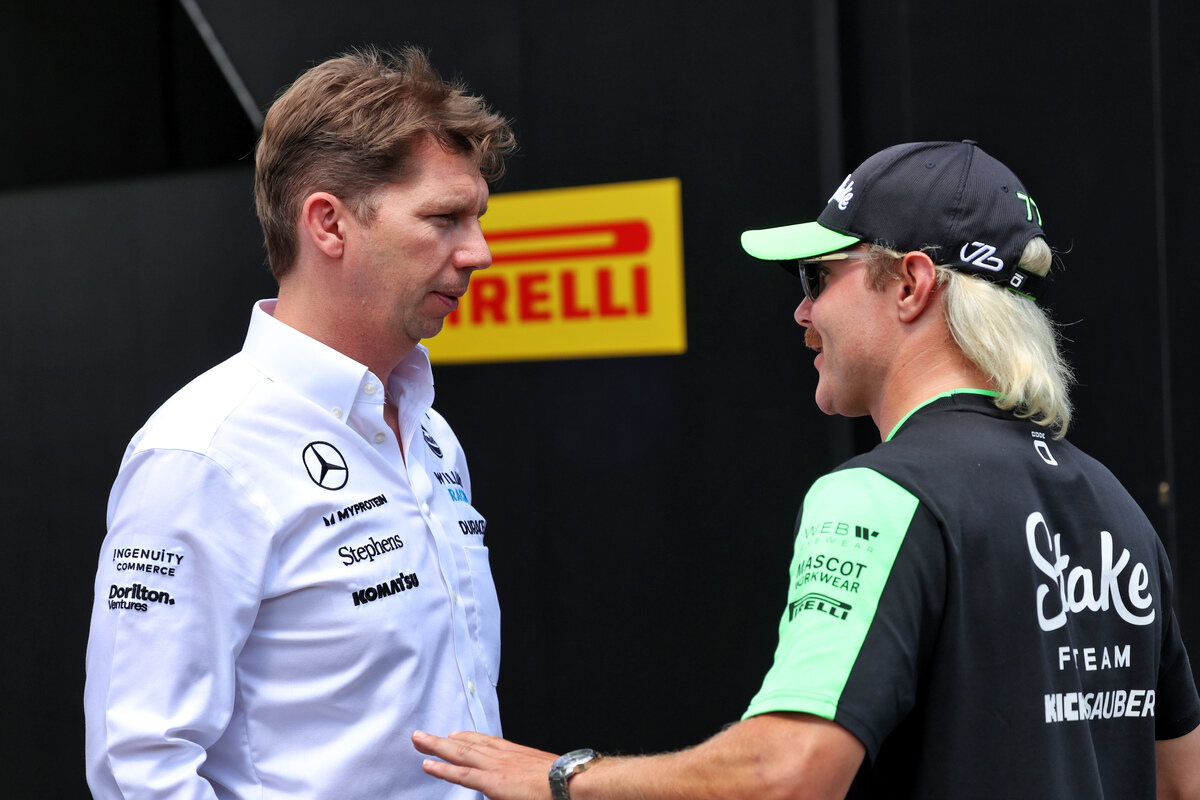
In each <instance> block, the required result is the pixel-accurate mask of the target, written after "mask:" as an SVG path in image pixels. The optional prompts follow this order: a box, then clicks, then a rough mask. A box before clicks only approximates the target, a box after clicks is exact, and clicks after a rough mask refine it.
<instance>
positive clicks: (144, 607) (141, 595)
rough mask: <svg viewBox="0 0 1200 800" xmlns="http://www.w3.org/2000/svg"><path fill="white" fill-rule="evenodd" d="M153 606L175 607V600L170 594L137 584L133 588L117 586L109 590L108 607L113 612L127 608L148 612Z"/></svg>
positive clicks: (114, 585)
mask: <svg viewBox="0 0 1200 800" xmlns="http://www.w3.org/2000/svg"><path fill="white" fill-rule="evenodd" d="M151 605H162V606H173V605H175V599H174V598H173V597H171V595H170V593H169V592H160V591H159V590H157V589H150V588H148V587H146V586H142V584H140V583H135V584H133V585H132V586H117V585H116V584H115V583H114V584H113V585H112V586H111V587H109V590H108V607H109V608H110V609H112V610H113V611H117V610H119V609H123V608H127V609H129V610H131V611H148V610H150V606H151Z"/></svg>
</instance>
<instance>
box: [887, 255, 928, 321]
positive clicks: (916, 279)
mask: <svg viewBox="0 0 1200 800" xmlns="http://www.w3.org/2000/svg"><path fill="white" fill-rule="evenodd" d="M896 276H897V277H898V278H899V281H897V286H896V287H895V288H896V291H897V308H898V311H899V316H900V321H901V322H913V321H914V320H916V319H917V318H919V317H920V316H921V315H922V314H923V313H925V310H926V309H927V308H928V307H929V304H930V302H931V301H932V300H933V298H934V295H935V293H936V291H937V267H936V266H935V265H934V263H933V260H932V259H930V258H929V256H928V255H926V254H925V253H922V252H921V251H919V250H913V251H910V252H908V253H905V254H904V257H903V258H901V259H900V263H899V264H897V265H896Z"/></svg>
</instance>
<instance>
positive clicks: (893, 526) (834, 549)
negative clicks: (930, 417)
mask: <svg viewBox="0 0 1200 800" xmlns="http://www.w3.org/2000/svg"><path fill="white" fill-rule="evenodd" d="M944 564H945V555H944V544H943V543H942V540H941V536H940V534H939V532H938V527H937V524H936V521H935V520H934V519H933V517H932V515H931V514H930V513H929V512H928V510H927V509H925V508H923V507H922V506H921V504H920V503H919V501H918V499H917V498H916V497H915V496H914V495H913V494H911V493H910V492H908V491H907V490H906V489H904V488H903V487H902V486H900V485H898V484H896V483H895V482H894V481H891V480H890V479H888V478H886V477H884V476H882V475H880V474H879V473H877V472H875V471H874V470H870V469H865V468H855V469H846V470H840V471H838V472H834V473H831V474H829V475H826V476H824V477H823V478H821V479H820V480H818V481H817V482H816V483H815V484H813V486H812V488H811V489H810V490H809V493H808V495H807V496H806V497H805V500H804V507H803V510H802V513H801V517H800V523H799V526H798V531H797V533H796V543H795V551H794V554H793V557H792V563H791V569H790V572H789V588H788V604H787V608H786V609H785V611H784V614H783V616H782V618H781V620H780V623H779V645H778V647H777V648H776V652H775V660H774V663H773V665H772V666H771V668H770V670H769V671H768V672H767V675H766V677H765V678H764V680H763V684H762V688H761V689H760V690H759V692H758V694H757V695H756V696H755V697H754V699H753V700H752V701H751V703H750V706H749V708H748V710H747V711H746V714H745V716H746V717H750V716H754V715H757V714H764V713H769V712H776V711H789V712H801V713H807V714H814V715H816V716H819V717H823V718H825V719H829V720H833V721H834V722H837V723H839V724H841V725H842V726H843V727H845V728H847V729H848V730H850V731H851V732H852V733H854V734H855V736H857V737H858V738H859V739H860V740H861V741H862V742H863V744H864V745H865V746H866V747H867V750H868V752H869V753H870V754H871V755H872V756H873V755H874V754H875V753H876V752H877V750H878V747H879V744H880V743H881V742H882V740H883V739H884V738H885V737H886V736H887V734H888V733H889V732H890V731H891V730H892V729H893V728H894V727H895V726H896V725H897V724H899V721H900V720H901V719H903V717H904V716H905V715H906V714H907V713H908V712H909V711H910V710H911V709H912V707H913V704H914V702H915V696H916V686H917V682H918V680H919V671H920V664H921V661H922V658H923V655H922V651H923V650H924V649H925V645H924V644H923V643H924V642H925V641H927V640H928V639H929V636H928V631H929V630H930V629H931V628H936V625H937V620H938V619H940V613H941V605H942V603H944V588H939V587H944V585H945V577H944V575H945V566H944ZM867 675H869V679H864V676H867Z"/></svg>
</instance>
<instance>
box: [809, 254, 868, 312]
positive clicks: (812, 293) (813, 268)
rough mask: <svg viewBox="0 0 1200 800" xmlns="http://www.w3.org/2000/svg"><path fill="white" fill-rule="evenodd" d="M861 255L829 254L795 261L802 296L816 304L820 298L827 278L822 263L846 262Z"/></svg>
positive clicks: (826, 270)
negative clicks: (802, 291) (802, 287)
mask: <svg viewBox="0 0 1200 800" xmlns="http://www.w3.org/2000/svg"><path fill="white" fill-rule="evenodd" d="M862 255H863V254H862V253H847V252H841V253H829V254H828V255H824V256H816V257H815V258H802V259H800V260H799V261H797V262H796V264H797V266H798V267H799V271H798V273H797V274H798V275H799V276H800V283H801V284H802V285H803V286H804V296H805V297H807V298H808V299H809V300H812V301H813V302H816V299H817V298H818V297H820V296H821V292H823V291H825V284H826V282H827V281H828V278H829V267H826V266H825V265H824V263H823V262H825V261H846V260H847V259H851V258H861V257H862Z"/></svg>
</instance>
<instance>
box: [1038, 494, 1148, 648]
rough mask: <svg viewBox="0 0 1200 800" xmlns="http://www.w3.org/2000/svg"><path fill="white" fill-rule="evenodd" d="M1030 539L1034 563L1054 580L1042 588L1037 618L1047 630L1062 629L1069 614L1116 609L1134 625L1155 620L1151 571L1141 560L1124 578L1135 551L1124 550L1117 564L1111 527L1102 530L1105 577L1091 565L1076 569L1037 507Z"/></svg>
mask: <svg viewBox="0 0 1200 800" xmlns="http://www.w3.org/2000/svg"><path fill="white" fill-rule="evenodd" d="M1025 540H1026V542H1027V543H1028V545H1029V557H1030V558H1031V559H1032V560H1033V565H1034V566H1035V567H1037V569H1038V571H1039V572H1041V573H1042V574H1043V575H1045V576H1046V577H1047V578H1048V579H1049V580H1048V581H1046V582H1045V583H1042V584H1041V585H1040V586H1038V588H1037V617H1038V625H1040V626H1041V628H1042V630H1044V631H1056V630H1058V629H1059V628H1061V627H1063V626H1064V625H1066V624H1067V615H1068V614H1079V613H1082V612H1084V611H1094V612H1107V611H1109V610H1110V609H1111V610H1113V611H1116V612H1117V616H1119V617H1120V618H1121V619H1123V620H1125V621H1126V622H1128V623H1130V624H1131V625H1149V624H1150V623H1152V622H1154V595H1153V594H1152V593H1151V592H1150V571H1149V570H1148V569H1147V568H1146V565H1145V564H1143V563H1141V562H1140V561H1139V562H1137V563H1135V564H1134V566H1133V568H1132V569H1130V570H1129V575H1128V578H1127V579H1125V580H1124V581H1123V580H1122V573H1123V572H1124V571H1125V567H1127V566H1128V565H1129V560H1130V555H1129V551H1128V550H1125V549H1122V550H1121V555H1120V557H1119V558H1118V559H1117V560H1116V561H1115V562H1114V561H1113V537H1112V534H1111V533H1109V532H1108V531H1100V575H1099V577H1097V576H1095V575H1093V574H1092V571H1091V570H1090V569H1088V568H1087V567H1084V566H1080V565H1076V566H1074V567H1071V556H1070V555H1069V554H1066V553H1064V552H1063V551H1062V534H1061V533H1056V534H1054V535H1053V536H1051V535H1050V526H1049V524H1048V523H1047V522H1046V518H1045V517H1043V516H1042V515H1041V513H1040V512H1037V511H1035V512H1034V513H1032V514H1030V515H1029V516H1028V517H1027V518H1026V520H1025ZM1068 568H1070V569H1068ZM1122 583H1123V584H1124V586H1122ZM1130 606H1132V607H1133V608H1132V610H1131V609H1130ZM1138 612H1145V613H1138Z"/></svg>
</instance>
